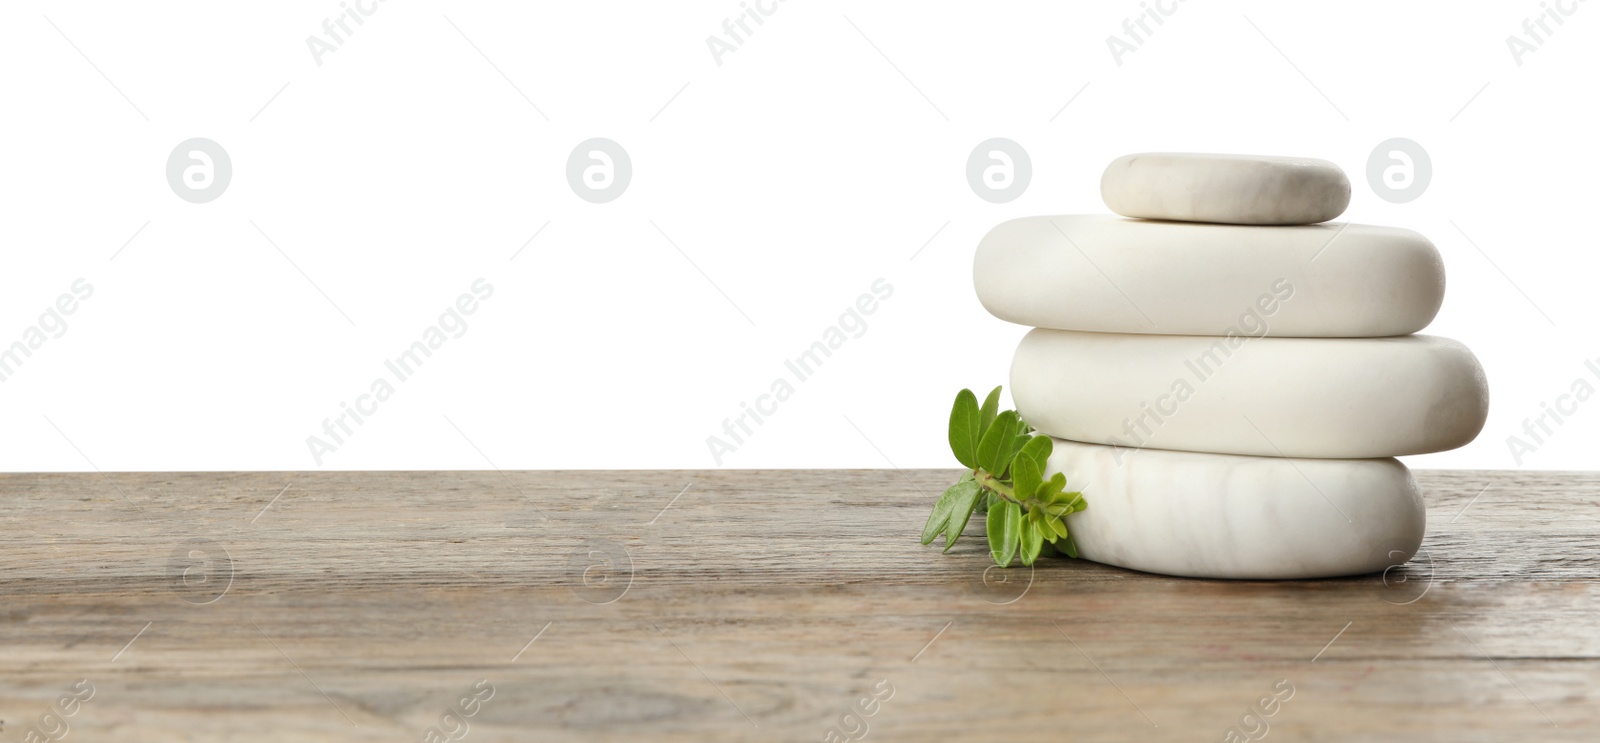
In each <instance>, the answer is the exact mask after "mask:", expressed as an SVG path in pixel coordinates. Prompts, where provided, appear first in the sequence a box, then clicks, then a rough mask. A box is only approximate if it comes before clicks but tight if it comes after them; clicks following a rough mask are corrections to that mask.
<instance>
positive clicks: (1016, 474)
mask: <svg viewBox="0 0 1600 743" xmlns="http://www.w3.org/2000/svg"><path fill="white" fill-rule="evenodd" d="M1042 479H1043V475H1042V474H1041V473H1040V471H1039V464H1038V463H1037V462H1035V461H1033V457H1024V456H1020V455H1019V456H1018V457H1017V460H1016V461H1015V462H1012V463H1011V489H1012V491H1013V492H1015V493H1016V494H1017V497H1018V498H1026V497H1027V496H1028V494H1029V493H1032V492H1034V491H1037V490H1038V489H1039V483H1040V482H1041V481H1042Z"/></svg>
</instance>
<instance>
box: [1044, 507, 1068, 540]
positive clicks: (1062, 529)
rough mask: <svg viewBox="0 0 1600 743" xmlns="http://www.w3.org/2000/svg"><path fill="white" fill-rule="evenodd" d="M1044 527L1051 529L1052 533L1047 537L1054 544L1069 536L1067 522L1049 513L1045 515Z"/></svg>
mask: <svg viewBox="0 0 1600 743" xmlns="http://www.w3.org/2000/svg"><path fill="white" fill-rule="evenodd" d="M1044 525H1045V526H1046V527H1047V528H1049V529H1050V533H1049V534H1046V535H1045V536H1046V537H1047V538H1049V539H1050V541H1052V542H1054V541H1056V540H1057V539H1060V538H1062V537H1065V536H1066V535H1067V524H1066V522H1064V521H1062V520H1061V519H1059V518H1057V517H1055V516H1051V515H1050V514H1048V513H1046V514H1045V518H1044Z"/></svg>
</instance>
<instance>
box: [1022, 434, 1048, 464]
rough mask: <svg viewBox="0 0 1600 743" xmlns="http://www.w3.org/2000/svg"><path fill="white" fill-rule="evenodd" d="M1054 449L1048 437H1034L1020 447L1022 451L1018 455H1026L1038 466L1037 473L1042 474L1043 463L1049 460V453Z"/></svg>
mask: <svg viewBox="0 0 1600 743" xmlns="http://www.w3.org/2000/svg"><path fill="white" fill-rule="evenodd" d="M1054 447H1055V444H1053V443H1051V441H1050V437H1049V436H1034V437H1032V438H1029V439H1028V443H1026V444H1023V445H1022V451H1020V452H1018V454H1019V455H1027V457H1028V458H1029V459H1032V460H1033V461H1034V463H1035V464H1037V465H1039V471H1040V472H1044V466H1045V463H1046V462H1048V461H1049V460H1050V452H1051V450H1052V449H1053V448H1054Z"/></svg>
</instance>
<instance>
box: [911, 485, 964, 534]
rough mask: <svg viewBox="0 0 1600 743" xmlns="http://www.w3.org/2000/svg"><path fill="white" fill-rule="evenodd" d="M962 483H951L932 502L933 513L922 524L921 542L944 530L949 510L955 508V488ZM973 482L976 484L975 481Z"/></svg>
mask: <svg viewBox="0 0 1600 743" xmlns="http://www.w3.org/2000/svg"><path fill="white" fill-rule="evenodd" d="M962 484H963V483H960V482H958V483H956V484H954V485H951V486H950V489H949V490H946V491H944V494H943V495H941V496H939V500H938V501H936V502H934V504H933V513H930V514H928V523H926V524H923V525H922V543H923V544H927V543H929V542H932V541H933V538H934V537H937V536H939V532H942V531H944V529H945V526H947V525H948V524H949V523H950V512H951V511H953V510H955V504H956V498H957V495H958V494H957V489H958V488H960V487H961V486H962ZM973 484H974V485H976V484H977V483H973Z"/></svg>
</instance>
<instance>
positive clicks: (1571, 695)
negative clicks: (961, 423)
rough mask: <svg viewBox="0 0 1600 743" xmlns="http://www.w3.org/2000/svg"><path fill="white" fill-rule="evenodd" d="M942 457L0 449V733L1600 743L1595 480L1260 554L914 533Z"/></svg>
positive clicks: (1469, 495) (1482, 493)
mask: <svg viewBox="0 0 1600 743" xmlns="http://www.w3.org/2000/svg"><path fill="white" fill-rule="evenodd" d="M953 478H954V473H953V472H951V471H935V470H921V471H894V470H871V471H835V470H817V471H713V472H695V471H659V472H657V471H619V472H508V473H499V472H382V473H354V472H351V473H337V472H319V473H284V472H261V473H187V474H150V473H138V474H116V473H113V474H109V475H99V474H7V475H0V570H3V572H0V576H3V578H0V720H4V725H3V732H0V741H26V740H33V739H37V740H54V739H66V740H83V741H95V740H117V741H130V742H131V741H222V740H241V741H249V740H263V741H276V742H279V743H282V742H283V741H368V740H370V741H378V740H384V741H395V740H417V741H423V740H430V739H436V740H458V739H459V740H469V741H499V740H507V741H511V740H518V741H521V740H582V741H612V740H614V741H638V740H650V741H654V740H669V739H670V740H677V739H682V740H774V741H782V740H812V741H819V740H820V741H826V740H833V739H838V740H854V739H857V738H862V739H865V740H870V741H880V740H882V741H888V740H922V741H930V740H937V741H956V740H974V741H986V742H989V741H1029V740H1052V741H1060V740H1084V741H1099V740H1138V741H1166V740H1230V739H1232V738H1237V739H1240V740H1253V739H1258V738H1259V739H1266V740H1286V741H1287V740H1318V741H1366V740H1371V741H1378V740H1382V741H1393V740H1451V741H1473V740H1484V741H1501V740H1541V741H1542V740H1573V741H1594V740H1600V560H1597V550H1600V522H1597V519H1596V514H1597V511H1596V506H1597V505H1600V474H1597V473H1530V472H1472V471H1449V472H1446V471H1419V472H1418V473H1417V478H1418V480H1419V482H1421V484H1422V485H1423V488H1424V490H1425V493H1426V499H1427V503H1428V534H1427V539H1426V541H1425V542H1424V546H1423V551H1422V552H1421V553H1419V555H1418V557H1417V558H1416V559H1415V560H1413V561H1412V562H1411V563H1410V564H1409V565H1407V566H1405V567H1404V568H1402V569H1397V570H1394V571H1391V572H1390V573H1389V574H1388V575H1386V576H1385V575H1372V576H1365V577H1358V578H1347V579H1340V580H1326V581H1298V582H1277V583H1273V582H1219V581H1201V580H1184V579H1172V578H1163V577H1158V576H1152V575H1146V574H1141V573H1134V572H1130V571H1125V570H1120V569H1116V568H1109V567H1104V566H1100V565H1095V564H1090V563H1085V562H1074V561H1066V560H1043V561H1041V563H1040V565H1038V566H1036V569H1033V570H1028V569H1026V568H1013V569H1012V570H1010V571H1006V572H1004V573H1002V572H1001V571H999V570H997V569H996V570H988V569H987V568H988V566H989V559H988V557H987V555H986V554H985V547H984V545H983V540H982V537H981V524H980V523H978V521H977V520H974V522H973V523H972V524H970V525H969V526H968V530H967V538H966V539H964V540H962V542H961V543H960V544H958V545H957V546H956V548H955V549H954V550H952V551H951V553H950V554H946V555H941V554H940V553H939V551H938V549H937V548H935V547H921V546H919V545H918V544H917V534H918V533H919V532H920V529H921V526H922V522H923V520H924V518H925V517H926V514H927V511H928V508H929V506H930V504H931V503H932V500H933V498H934V497H935V496H936V495H937V493H938V492H939V491H940V490H942V488H943V487H944V486H945V485H946V484H947V483H948V482H950V481H952V479H953ZM1091 507H1093V505H1092V501H1091ZM1291 690H1292V691H1291ZM485 696H487V698H484V697H485ZM463 700H465V702H463Z"/></svg>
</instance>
